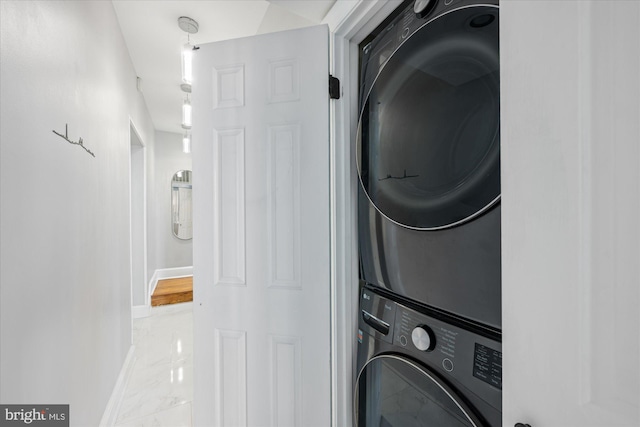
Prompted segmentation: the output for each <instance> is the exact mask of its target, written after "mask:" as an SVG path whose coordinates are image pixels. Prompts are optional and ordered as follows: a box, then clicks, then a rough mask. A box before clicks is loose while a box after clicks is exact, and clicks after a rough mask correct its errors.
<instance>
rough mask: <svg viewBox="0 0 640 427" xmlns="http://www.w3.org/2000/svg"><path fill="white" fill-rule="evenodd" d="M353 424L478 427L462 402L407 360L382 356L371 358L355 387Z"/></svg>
mask: <svg viewBox="0 0 640 427" xmlns="http://www.w3.org/2000/svg"><path fill="white" fill-rule="evenodd" d="M354 409H355V414H354V415H355V419H356V426H357V427H370V426H385V427H387V426H395V427H400V426H402V427H423V426H451V427H480V426H482V423H481V422H480V420H479V419H478V418H477V416H476V415H475V414H474V413H473V411H471V409H469V408H468V407H467V406H466V404H465V403H464V401H463V400H462V399H461V398H460V397H459V396H458V395H457V394H456V393H455V391H453V390H452V389H451V388H450V387H448V386H446V385H445V384H444V383H442V382H441V381H440V380H438V379H437V378H436V377H435V376H433V375H431V374H430V373H428V372H427V371H426V370H425V369H423V368H422V367H420V366H418V365H417V364H415V363H413V362H412V361H410V360H407V359H404V358H402V357H399V356H393V355H386V356H378V357H374V358H373V359H371V360H370V361H369V362H368V363H367V364H366V365H365V366H364V367H363V368H362V371H361V372H360V375H359V376H358V381H357V383H356V390H355V408H354Z"/></svg>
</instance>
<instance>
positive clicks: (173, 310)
mask: <svg viewBox="0 0 640 427" xmlns="http://www.w3.org/2000/svg"><path fill="white" fill-rule="evenodd" d="M192 307H193V304H192V303H182V304H172V305H166V306H161V307H153V308H152V309H151V313H150V315H149V316H148V317H145V318H141V319H135V320H134V321H133V345H134V346H135V353H134V357H135V361H134V362H133V368H132V371H131V376H130V377H129V381H128V383H127V386H126V389H125V392H124V397H123V399H122V402H121V404H120V408H119V411H118V416H117V420H116V427H134V426H135V427H147V426H155V427H164V426H170V427H191V425H192V421H191V418H192V402H193V311H192Z"/></svg>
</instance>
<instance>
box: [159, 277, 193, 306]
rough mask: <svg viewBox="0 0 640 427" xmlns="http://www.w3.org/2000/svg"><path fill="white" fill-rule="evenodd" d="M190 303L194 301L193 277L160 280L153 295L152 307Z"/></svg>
mask: <svg viewBox="0 0 640 427" xmlns="http://www.w3.org/2000/svg"><path fill="white" fill-rule="evenodd" d="M189 301H193V276H188V277H178V278H176V279H165V280H158V285H157V286H156V289H155V291H153V295H151V306H152V307H156V306H159V305H167V304H176V303H179V302H189Z"/></svg>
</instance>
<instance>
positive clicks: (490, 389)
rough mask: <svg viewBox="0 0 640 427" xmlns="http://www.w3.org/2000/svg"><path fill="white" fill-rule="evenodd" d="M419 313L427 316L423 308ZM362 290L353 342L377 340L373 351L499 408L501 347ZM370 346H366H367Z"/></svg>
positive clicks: (374, 293) (457, 327) (465, 330)
mask: <svg viewBox="0 0 640 427" xmlns="http://www.w3.org/2000/svg"><path fill="white" fill-rule="evenodd" d="M425 312H428V310H427V309H425ZM425 312H421V311H417V310H414V309H413V308H409V307H406V306H405V305H403V304H401V303H398V302H395V301H393V300H391V299H389V298H385V297H382V296H380V295H379V294H377V293H376V292H374V291H372V290H370V289H368V288H366V287H365V288H363V290H362V293H361V295H360V307H359V323H358V325H359V331H358V335H359V336H358V340H359V342H360V344H363V343H364V342H365V341H367V342H370V341H368V340H367V338H366V337H367V336H370V337H372V338H374V339H375V340H378V341H382V342H384V344H382V345H380V346H375V347H370V348H376V349H378V350H376V351H383V352H385V353H398V354H402V355H406V356H410V357H412V358H413V359H415V360H418V361H420V362H421V363H423V364H425V365H426V366H428V367H429V368H431V369H433V370H435V371H436V372H438V373H439V374H440V375H442V376H443V377H445V378H448V379H450V380H451V381H454V382H456V383H458V384H460V385H463V386H464V387H465V388H467V389H469V390H471V391H472V392H474V393H475V394H476V395H478V396H483V400H486V401H487V403H489V404H490V405H492V406H493V407H495V408H498V409H499V408H501V406H502V405H501V395H502V393H501V389H502V345H501V344H500V342H498V341H495V340H492V339H489V338H487V337H485V336H482V335H478V334H477V333H474V332H471V331H470V330H468V329H465V328H463V327H460V326H457V324H455V325H454V324H452V323H451V322H446V321H445V320H441V319H444V317H442V316H441V315H439V316H438V318H435V317H432V316H430V315H427V314H425ZM368 345H371V344H368Z"/></svg>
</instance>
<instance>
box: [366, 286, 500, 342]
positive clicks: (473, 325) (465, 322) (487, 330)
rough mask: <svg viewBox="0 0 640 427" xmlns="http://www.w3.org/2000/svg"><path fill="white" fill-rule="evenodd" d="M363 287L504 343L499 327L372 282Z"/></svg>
mask: <svg viewBox="0 0 640 427" xmlns="http://www.w3.org/2000/svg"><path fill="white" fill-rule="evenodd" d="M363 287H364V288H366V289H367V290H369V291H371V292H373V293H376V294H378V295H380V296H382V297H385V298H388V299H390V300H391V301H394V302H398V303H400V304H403V305H405V306H407V307H408V308H411V309H413V310H416V311H417V312H420V313H422V314H426V315H427V316H431V317H433V318H436V319H438V320H441V321H443V322H446V323H449V324H451V325H454V326H457V327H459V328H462V329H466V330H467V331H469V332H473V333H475V334H478V335H480V336H483V337H485V338H489V339H491V340H494V341H497V342H499V343H501V344H502V331H501V330H499V329H496V328H493V327H491V326H488V325H484V324H482V323H478V322H474V321H472V320H469V319H466V318H464V317H460V316H456V315H455V314H452V313H449V312H448V311H445V310H441V309H438V308H435V307H431V306H429V305H427V304H423V303H420V302H418V301H415V300H412V299H410V298H406V297H403V296H402V295H398V294H396V293H394V292H391V291H389V290H387V289H384V288H380V287H378V286H375V285H372V284H370V283H366V282H365V283H364V285H363Z"/></svg>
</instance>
